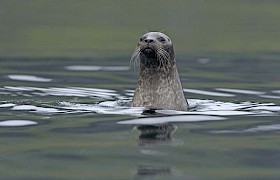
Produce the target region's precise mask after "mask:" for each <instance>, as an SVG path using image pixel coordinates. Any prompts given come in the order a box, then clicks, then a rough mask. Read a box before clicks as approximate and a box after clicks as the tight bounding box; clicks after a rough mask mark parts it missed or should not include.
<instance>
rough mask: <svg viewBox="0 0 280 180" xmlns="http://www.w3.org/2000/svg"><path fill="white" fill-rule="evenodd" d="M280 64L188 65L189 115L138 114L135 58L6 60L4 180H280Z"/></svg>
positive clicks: (183, 70) (251, 60)
mask: <svg viewBox="0 0 280 180" xmlns="http://www.w3.org/2000/svg"><path fill="white" fill-rule="evenodd" d="M279 58H280V56H278V55H275V54H261V55H256V54H254V55H234V54H230V55H223V54H221V55H215V56H213V55H212V56H206V57H205V56H186V57H178V58H177V63H178V67H179V72H180V75H181V80H182V84H183V87H184V92H185V95H186V97H187V98H188V101H189V104H190V106H191V109H190V111H188V112H180V111H171V110H155V111H154V110H147V109H144V108H130V106H129V105H130V102H131V98H132V96H133V92H134V88H135V86H136V82H137V76H138V71H137V70H133V68H129V57H119V58H107V59H102V58H99V59H98V58H67V57H64V58H62V57H60V58H59V57H57V58H20V57H18V58H11V57H10V58H4V57H3V58H0V69H1V71H0V72H1V74H0V79H1V81H0V135H1V138H0V140H1V145H2V146H1V150H0V151H1V155H0V159H1V163H0V174H1V177H2V178H3V179H217V178H218V179H219V178H226V179H244V178H248V179H279V177H280V172H279V168H280V163H279V162H280V149H279V145H280V140H279V132H280V131H279V130H280V123H279V117H280V113H279V112H280V103H279V99H280V88H279V87H280V86H279V80H280V74H279V69H280V64H279V63H278V61H279ZM136 69H137V68H136Z"/></svg>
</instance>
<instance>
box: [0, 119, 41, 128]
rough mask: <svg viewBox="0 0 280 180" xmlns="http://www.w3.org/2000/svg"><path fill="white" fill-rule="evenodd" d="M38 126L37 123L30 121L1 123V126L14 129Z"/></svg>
mask: <svg viewBox="0 0 280 180" xmlns="http://www.w3.org/2000/svg"><path fill="white" fill-rule="evenodd" d="M36 124H38V123H37V122H35V121H30V120H6V121H0V126H7V127H12V126H13V127H14V126H30V125H36Z"/></svg>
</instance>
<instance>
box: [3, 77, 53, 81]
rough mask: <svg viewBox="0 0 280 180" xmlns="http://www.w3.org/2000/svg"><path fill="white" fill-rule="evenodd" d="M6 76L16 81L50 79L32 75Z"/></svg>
mask: <svg viewBox="0 0 280 180" xmlns="http://www.w3.org/2000/svg"><path fill="white" fill-rule="evenodd" d="M8 77H9V78H10V79H12V80H17V81H32V82H51V81H52V79H48V78H42V77H38V76H32V75H8Z"/></svg>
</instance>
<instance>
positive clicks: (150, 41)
mask: <svg viewBox="0 0 280 180" xmlns="http://www.w3.org/2000/svg"><path fill="white" fill-rule="evenodd" d="M145 42H146V43H152V42H154V40H153V39H145Z"/></svg>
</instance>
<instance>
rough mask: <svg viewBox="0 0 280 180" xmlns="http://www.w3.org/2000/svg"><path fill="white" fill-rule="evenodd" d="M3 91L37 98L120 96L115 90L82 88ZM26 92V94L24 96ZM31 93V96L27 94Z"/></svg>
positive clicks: (14, 89) (25, 87)
mask: <svg viewBox="0 0 280 180" xmlns="http://www.w3.org/2000/svg"><path fill="white" fill-rule="evenodd" d="M2 90H5V91H9V92H16V94H17V95H23V96H27V95H30V94H31V95H36V96H70V97H98V98H102V99H112V98H115V97H118V96H120V95H119V94H117V93H116V91H115V90H109V89H97V88H81V87H65V88H59V87H49V88H38V87H27V86H16V87H15V86H4V88H2ZM24 92H25V94H24ZM26 93H29V94H26Z"/></svg>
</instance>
